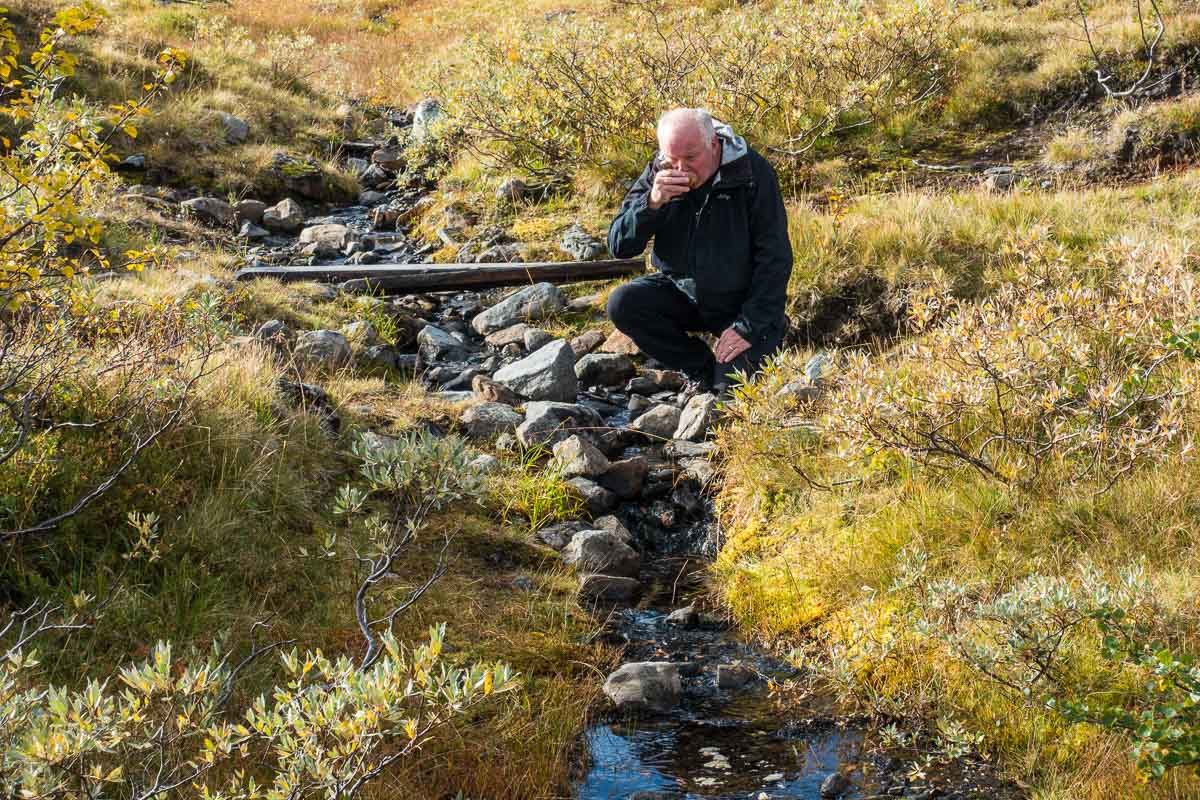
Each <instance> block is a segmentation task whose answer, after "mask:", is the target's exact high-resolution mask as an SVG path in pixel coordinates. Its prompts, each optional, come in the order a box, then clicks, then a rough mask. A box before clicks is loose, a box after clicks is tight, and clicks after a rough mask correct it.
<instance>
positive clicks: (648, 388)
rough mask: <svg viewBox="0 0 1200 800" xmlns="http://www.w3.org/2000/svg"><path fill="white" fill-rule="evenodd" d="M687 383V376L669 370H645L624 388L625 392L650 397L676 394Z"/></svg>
mask: <svg viewBox="0 0 1200 800" xmlns="http://www.w3.org/2000/svg"><path fill="white" fill-rule="evenodd" d="M686 382H687V376H686V375H684V374H683V373H682V372H676V371H675V370H671V369H646V370H642V373H641V374H640V375H638V376H637V377H636V378H632V379H631V380H630V381H629V384H628V385H627V386H626V387H625V391H627V392H636V393H637V394H644V395H651V394H654V393H656V392H677V391H679V390H680V389H682V388H683V384H684V383H686Z"/></svg>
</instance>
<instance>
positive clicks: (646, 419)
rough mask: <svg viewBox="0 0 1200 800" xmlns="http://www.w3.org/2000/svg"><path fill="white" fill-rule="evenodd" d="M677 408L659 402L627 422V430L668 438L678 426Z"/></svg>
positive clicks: (652, 437) (654, 437)
mask: <svg viewBox="0 0 1200 800" xmlns="http://www.w3.org/2000/svg"><path fill="white" fill-rule="evenodd" d="M679 417H680V412H679V409H678V408H676V407H675V406H673V405H670V404H668V403H659V404H658V405H656V406H652V407H651V408H650V409H649V410H648V411H645V412H643V413H642V415H641V416H639V417H638V418H637V419H635V420H634V421H633V422H631V423H630V424H629V430H631V431H635V432H637V433H640V434H643V435H645V436H647V437H649V438H651V439H670V438H672V435H673V434H674V433H675V429H676V428H678V427H679Z"/></svg>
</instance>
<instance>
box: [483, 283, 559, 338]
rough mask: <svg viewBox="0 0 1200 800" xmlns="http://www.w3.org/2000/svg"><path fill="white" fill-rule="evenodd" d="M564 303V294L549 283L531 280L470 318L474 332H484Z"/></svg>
mask: <svg viewBox="0 0 1200 800" xmlns="http://www.w3.org/2000/svg"><path fill="white" fill-rule="evenodd" d="M566 306H567V297H566V295H564V294H563V293H562V290H561V289H559V288H558V287H557V286H555V285H554V284H552V283H535V284H534V285H533V286H527V287H525V288H524V289H522V290H520V291H519V292H514V293H513V294H510V295H509V296H508V297H506V298H504V299H503V300H501V301H500V302H499V303H497V304H496V305H494V306H492V307H491V308H489V309H487V310H486V311H484V312H482V313H480V314H477V315H476V316H475V318H474V319H473V320H471V327H473V328H474V329H475V332H476V333H479V334H482V335H486V334H489V333H492V332H494V331H498V330H502V329H504V328H507V327H509V326H510V325H515V324H516V323H518V322H530V321H532V320H538V319H542V318H543V317H546V316H549V315H550V314H553V313H554V312H555V311H561V310H562V309H564V308H566Z"/></svg>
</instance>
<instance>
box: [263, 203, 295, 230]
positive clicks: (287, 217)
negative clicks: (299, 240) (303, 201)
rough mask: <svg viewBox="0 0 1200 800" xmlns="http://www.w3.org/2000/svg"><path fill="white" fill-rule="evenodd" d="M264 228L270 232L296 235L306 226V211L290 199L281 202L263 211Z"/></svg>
mask: <svg viewBox="0 0 1200 800" xmlns="http://www.w3.org/2000/svg"><path fill="white" fill-rule="evenodd" d="M262 226H263V227H264V228H266V229H267V230H270V231H279V232H281V233H295V232H296V231H298V230H300V228H301V227H303V226H304V209H303V208H301V206H300V204H299V203H297V202H296V201H295V200H293V199H292V198H290V197H288V198H285V199H283V200H280V201H279V202H278V203H276V204H275V205H273V206H271V207H270V208H268V209H266V210H265V211H263V215H262Z"/></svg>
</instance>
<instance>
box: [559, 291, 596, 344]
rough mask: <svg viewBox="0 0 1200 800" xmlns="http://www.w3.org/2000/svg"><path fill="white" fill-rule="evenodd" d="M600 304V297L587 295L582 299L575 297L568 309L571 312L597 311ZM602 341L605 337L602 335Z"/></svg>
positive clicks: (581, 297)
mask: <svg viewBox="0 0 1200 800" xmlns="http://www.w3.org/2000/svg"><path fill="white" fill-rule="evenodd" d="M599 302H600V295H598V294H585V295H582V296H580V297H575V298H572V299H571V300H570V302H568V303H567V309H568V310H570V311H595V310H596V305H597V303H599ZM600 341H604V336H603V335H601V337H600Z"/></svg>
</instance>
